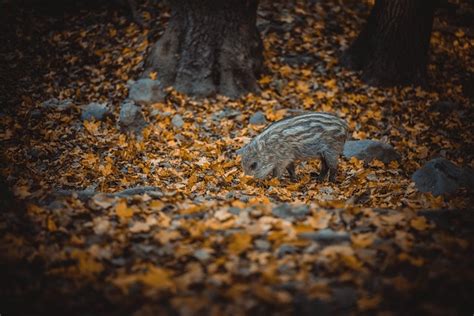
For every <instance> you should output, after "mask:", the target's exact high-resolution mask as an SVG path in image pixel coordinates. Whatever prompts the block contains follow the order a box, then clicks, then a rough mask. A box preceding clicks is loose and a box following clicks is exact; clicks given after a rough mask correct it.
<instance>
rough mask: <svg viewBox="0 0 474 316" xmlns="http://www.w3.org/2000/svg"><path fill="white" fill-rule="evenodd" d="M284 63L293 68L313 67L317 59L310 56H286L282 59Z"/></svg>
mask: <svg viewBox="0 0 474 316" xmlns="http://www.w3.org/2000/svg"><path fill="white" fill-rule="evenodd" d="M281 60H282V61H283V63H285V64H288V65H291V66H301V65H313V64H314V63H315V61H316V57H315V56H312V55H309V54H301V55H286V56H283V57H282V58H281Z"/></svg>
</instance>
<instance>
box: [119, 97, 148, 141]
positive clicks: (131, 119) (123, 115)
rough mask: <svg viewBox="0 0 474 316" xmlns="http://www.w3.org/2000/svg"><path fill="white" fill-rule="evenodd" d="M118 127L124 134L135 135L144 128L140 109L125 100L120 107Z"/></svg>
mask: <svg viewBox="0 0 474 316" xmlns="http://www.w3.org/2000/svg"><path fill="white" fill-rule="evenodd" d="M119 126H120V128H121V130H122V131H124V132H134V133H136V134H139V133H141V131H142V129H143V128H144V127H145V126H146V122H145V119H144V118H143V113H142V111H141V109H140V108H139V107H138V106H136V105H135V104H134V103H133V102H130V100H125V101H124V102H123V103H122V105H121V106H120V117H119Z"/></svg>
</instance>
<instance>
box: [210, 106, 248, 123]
mask: <svg viewBox="0 0 474 316" xmlns="http://www.w3.org/2000/svg"><path fill="white" fill-rule="evenodd" d="M241 114H242V112H240V111H239V110H234V109H230V108H225V109H223V110H222V111H219V112H217V113H214V114H212V116H211V118H212V119H213V120H214V121H220V120H222V119H224V118H229V119H230V118H234V117H237V116H239V115H241Z"/></svg>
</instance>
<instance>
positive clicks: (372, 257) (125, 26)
mask: <svg viewBox="0 0 474 316" xmlns="http://www.w3.org/2000/svg"><path fill="white" fill-rule="evenodd" d="M454 5H456V6H457V8H458V10H460V11H461V12H472V10H473V8H472V6H471V7H469V6H468V5H467V4H465V3H463V2H457V1H455V2H454ZM151 7H153V6H152V5H151V4H148V3H142V6H141V7H140V12H141V13H142V15H143V17H144V19H145V20H149V19H151V16H152V15H151V13H150V12H149V10H150V8H151ZM11 8H12V10H14V12H15V13H16V14H17V16H16V17H15V18H14V19H13V20H14V21H16V22H17V23H12V24H11V25H10V27H9V28H8V29H7V32H6V33H5V34H2V36H5V37H6V38H8V39H9V41H6V42H5V43H6V44H5V47H3V48H1V49H6V50H8V54H9V56H10V62H9V64H8V66H2V67H5V69H7V70H8V72H11V75H9V76H8V78H6V77H5V80H4V82H5V87H6V89H5V90H4V93H3V92H2V94H3V95H2V96H1V97H2V98H4V100H5V101H2V102H4V104H5V108H4V109H2V112H1V114H0V146H1V153H0V157H1V164H0V175H1V177H2V178H3V180H2V183H5V188H3V190H4V192H5V193H4V195H3V196H2V202H1V203H0V206H1V207H2V208H3V210H2V211H1V212H0V218H1V224H0V240H1V248H0V249H1V253H2V254H1V257H2V262H3V266H4V268H2V272H1V274H2V279H4V280H5V281H2V284H3V285H2V286H1V289H0V293H1V294H0V295H1V297H2V301H5V302H7V303H8V304H6V305H5V306H7V307H6V310H3V309H2V310H0V313H5V315H9V311H12V314H15V313H18V311H20V312H21V313H23V314H25V313H26V314H37V313H39V314H42V313H43V314H44V313H45V312H53V311H54V312H58V311H60V312H68V313H73V314H86V313H89V314H99V315H104V314H111V315H112V314H113V315H117V314H127V315H129V314H134V315H167V314H170V315H173V314H176V313H178V314H180V315H201V314H202V315H211V314H212V315H224V314H228V315H241V314H242V315H247V314H248V315H253V314H265V315H267V314H283V315H285V314H293V315H319V314H334V313H336V314H341V313H350V312H353V313H355V314H359V313H372V312H387V313H389V312H393V313H422V314H433V313H439V314H450V313H456V312H458V313H461V312H464V313H465V312H468V313H472V311H473V310H474V309H473V305H472V293H473V292H474V288H473V284H474V269H473V265H474V256H473V254H474V244H473V243H474V231H473V228H472V227H474V226H473V224H474V218H473V216H472V211H471V210H470V208H472V206H471V205H472V203H473V202H474V201H473V199H472V196H471V194H470V192H469V191H468V190H467V189H462V190H460V191H459V192H457V193H455V194H452V195H449V196H433V195H431V194H430V193H421V192H419V191H418V190H417V189H416V188H415V185H414V183H413V182H412V180H411V175H412V174H413V172H415V171H416V170H417V169H419V168H420V167H421V166H422V165H423V164H424V163H425V162H426V161H428V160H430V159H431V158H434V157H439V156H442V157H446V158H448V159H450V160H451V161H453V162H455V163H456V164H458V165H462V166H468V167H469V166H470V167H473V166H474V160H473V152H472V146H473V138H472V131H473V130H474V120H473V119H474V115H473V111H472V99H470V98H472V90H470V89H472V77H470V78H471V79H470V80H471V83H470V85H469V74H466V72H469V73H470V74H471V76H472V71H473V69H474V64H473V60H472V58H471V55H472V46H473V43H474V42H473V37H472V30H471V29H469V27H468V26H466V25H465V24H462V23H460V24H455V23H454V22H453V19H454V18H453V14H454V13H452V12H451V11H446V10H445V11H440V13H437V14H436V15H435V22H434V23H435V24H434V28H433V34H432V37H431V47H430V61H429V68H428V74H429V81H430V82H431V84H430V86H428V87H425V88H421V87H405V88H399V87H394V88H375V87H370V86H368V85H365V84H364V83H362V82H361V81H360V79H359V75H360V74H358V73H356V72H351V71H348V70H346V69H344V68H343V67H342V66H341V65H340V64H339V56H340V53H341V52H342V51H343V50H344V49H345V48H347V46H348V44H349V43H350V42H351V40H353V39H354V37H355V36H356V35H357V33H358V32H357V30H359V29H360V28H361V25H362V23H363V18H364V17H365V16H366V15H367V13H368V11H369V9H370V5H369V4H367V3H365V2H364V3H363V4H361V3H359V2H357V1H344V2H340V1H323V2H316V3H313V2H312V1H290V2H285V3H275V4H274V3H262V5H261V7H260V9H259V21H258V23H257V25H258V27H259V30H260V32H261V35H262V40H263V43H264V60H265V67H266V72H265V74H264V75H263V76H262V77H261V78H260V80H259V82H258V83H259V86H260V88H261V93H259V94H249V95H246V96H244V97H242V98H240V99H237V100H229V99H228V98H226V97H222V96H217V97H215V98H208V99H201V100H197V99H193V98H190V97H187V96H185V95H182V94H180V93H178V92H176V91H174V90H173V89H172V88H170V89H168V91H167V96H166V99H165V101H164V102H160V103H155V104H152V105H150V106H143V107H142V111H143V113H144V117H145V120H146V122H147V126H146V127H145V128H144V130H143V132H142V133H141V135H135V134H133V133H126V132H123V131H121V130H120V128H119V127H118V125H117V120H118V116H119V111H120V104H121V102H122V101H123V100H124V99H125V98H126V97H127V93H128V90H127V81H128V80H130V79H134V78H136V77H137V76H138V74H139V73H140V71H141V67H142V66H143V60H144V56H145V53H146V51H147V49H148V48H149V46H150V43H151V42H153V41H155V40H156V39H157V38H159V36H160V32H161V31H162V30H163V29H164V26H165V25H166V22H167V20H168V17H169V14H168V12H167V11H166V8H165V7H164V6H162V5H161V4H160V5H156V4H155V7H154V8H155V10H158V12H159V13H158V15H157V16H156V22H155V24H156V28H154V29H153V31H152V30H150V29H148V28H145V29H142V28H140V27H138V26H137V25H136V24H135V23H133V22H132V21H130V20H129V19H127V17H126V16H124V14H123V12H121V11H116V10H115V9H114V8H113V7H112V6H110V7H105V6H104V7H99V8H96V9H95V10H92V9H90V10H75V11H73V12H69V11H65V12H64V13H63V14H64V16H65V18H64V19H63V20H61V19H59V20H58V18H57V17H51V16H48V15H46V14H39V15H36V14H33V15H32V14H31V12H30V10H33V11H32V12H36V11H34V9H29V8H19V7H16V6H14V5H12V6H11ZM15 10H16V11H15ZM463 10H464V11H463ZM469 10H471V11H469ZM466 14H467V13H466ZM9 21H10V20H8V19H7V18H6V19H5V20H4V21H2V23H6V22H9ZM27 21H28V23H27ZM58 21H60V22H58ZM10 22H12V21H10ZM30 23H31V24H30ZM55 23H56V24H55ZM57 23H59V24H60V26H61V27H58V25H57ZM453 23H454V24H453ZM28 25H34V26H35V27H33V28H29V27H27V26H28ZM149 38H150V40H149ZM34 56H37V57H34ZM151 76H157V77H159V76H160V73H159V71H158V72H156V73H152V74H151ZM22 78H23V79H22ZM51 98H57V99H60V100H64V99H71V100H72V101H71V102H72V105H71V106H69V107H67V108H64V109H58V108H51V107H46V106H44V105H42V104H44V101H46V100H49V99H51ZM92 101H98V102H107V103H108V106H109V107H110V109H111V113H110V115H109V116H107V117H106V118H105V119H104V120H103V121H99V120H85V121H82V120H81V119H80V116H81V111H82V106H83V105H85V104H87V103H89V102H92ZM443 102H444V103H443ZM440 104H441V106H440ZM443 104H444V106H442V105H443ZM446 104H448V105H447V106H446ZM301 110H311V111H327V112H332V113H336V114H337V115H339V116H340V117H341V118H343V119H344V120H346V121H347V122H348V124H349V127H350V130H351V133H350V134H351V135H350V136H351V138H352V139H377V140H381V141H384V142H386V143H390V144H391V145H393V147H394V148H395V149H396V150H397V151H398V153H400V155H401V160H400V161H393V162H391V163H388V164H384V163H383V162H380V161H377V160H375V161H372V162H364V161H361V160H357V159H355V158H352V159H343V158H341V159H340V165H339V173H338V176H337V180H336V182H335V183H331V182H318V181H315V180H314V178H313V177H312V175H311V174H312V173H313V172H314V171H316V170H319V167H318V164H319V162H318V161H310V162H307V163H305V164H302V165H300V166H298V168H299V172H298V174H299V179H298V181H297V182H293V181H290V179H288V178H283V179H280V180H278V179H267V180H264V181H259V180H256V179H254V178H251V177H248V176H245V175H244V174H243V172H242V169H241V166H240V158H239V157H238V155H236V153H235V151H236V150H237V149H238V148H240V147H241V146H242V145H243V144H245V143H247V142H248V141H249V140H250V139H251V138H252V137H254V136H255V135H257V134H258V133H259V132H260V131H261V130H262V129H263V128H264V127H265V125H252V124H249V123H248V122H249V118H250V117H251V116H252V115H253V114H254V113H255V112H257V111H262V112H263V113H264V114H265V117H266V120H267V121H268V122H272V121H276V120H279V119H281V118H284V117H286V116H288V115H294V114H295V113H298V111H301ZM177 115H179V116H180V117H181V118H182V120H183V121H184V124H182V125H178V124H173V118H175V117H176V116H177ZM7 188H8V191H10V192H11V193H12V194H8V193H7ZM2 194H3V193H2ZM24 301H28V302H29V303H28V304H21V302H24ZM1 308H4V307H3V305H2V306H0V309H1Z"/></svg>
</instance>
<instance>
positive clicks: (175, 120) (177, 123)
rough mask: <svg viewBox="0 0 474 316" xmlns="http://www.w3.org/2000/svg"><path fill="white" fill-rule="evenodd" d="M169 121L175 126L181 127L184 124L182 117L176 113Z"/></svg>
mask: <svg viewBox="0 0 474 316" xmlns="http://www.w3.org/2000/svg"><path fill="white" fill-rule="evenodd" d="M171 123H172V124H173V126H174V127H176V128H181V127H183V125H184V121H183V118H182V117H181V115H179V114H176V115H175V116H173V119H171Z"/></svg>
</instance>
